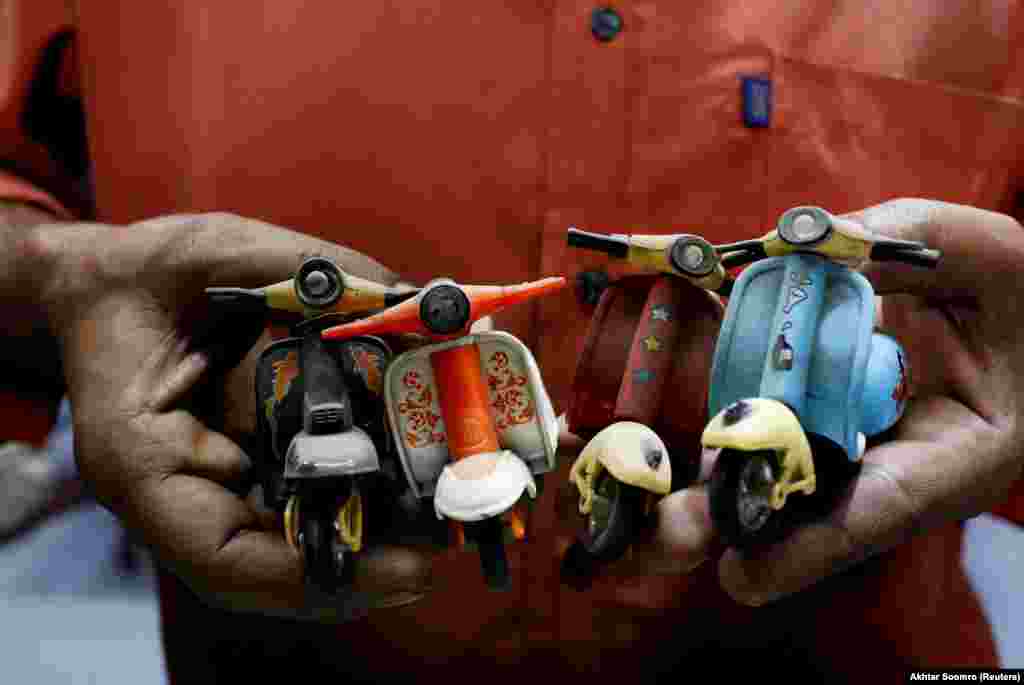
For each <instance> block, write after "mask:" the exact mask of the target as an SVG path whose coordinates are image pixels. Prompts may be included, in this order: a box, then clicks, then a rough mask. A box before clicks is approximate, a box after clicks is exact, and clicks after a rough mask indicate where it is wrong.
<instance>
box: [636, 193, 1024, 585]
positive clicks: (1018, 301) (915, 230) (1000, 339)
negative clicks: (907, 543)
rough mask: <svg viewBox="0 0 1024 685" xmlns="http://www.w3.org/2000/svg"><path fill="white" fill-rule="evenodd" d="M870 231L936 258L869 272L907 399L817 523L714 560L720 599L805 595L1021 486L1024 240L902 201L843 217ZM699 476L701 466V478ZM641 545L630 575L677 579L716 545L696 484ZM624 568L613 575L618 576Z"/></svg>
mask: <svg viewBox="0 0 1024 685" xmlns="http://www.w3.org/2000/svg"><path fill="white" fill-rule="evenodd" d="M849 218H851V219H854V220H856V221H859V222H861V223H862V224H863V225H864V226H865V227H866V228H867V229H869V230H870V231H873V232H876V233H880V234H883V235H887V236H891V237H894V238H903V239H908V240H915V241H921V242H924V243H926V244H927V245H928V247H930V248H935V249H938V250H941V251H942V261H941V263H940V265H939V267H938V268H937V269H935V270H926V269H919V268H913V267H908V266H904V265H899V264H892V263H885V264H870V265H868V267H867V268H866V269H865V276H867V277H868V278H869V279H870V280H871V281H872V283H873V284H874V286H875V289H876V291H877V293H878V294H879V295H891V296H892V297H885V298H883V307H884V308H883V317H884V318H883V321H882V328H883V330H885V331H887V332H889V333H891V334H892V335H894V336H895V337H896V338H897V339H898V340H899V341H900V342H901V343H902V344H903V345H904V347H905V348H906V350H907V355H908V357H909V361H910V371H911V382H912V392H913V395H914V398H913V399H912V401H911V402H910V404H909V407H908V409H907V412H906V415H905V416H904V417H903V419H902V420H901V421H900V423H898V424H897V426H896V428H895V429H894V432H893V439H892V440H891V441H889V442H886V443H884V444H881V445H879V446H877V447H874V448H873V449H869V450H868V451H867V453H866V454H865V455H864V460H863V469H862V470H861V472H860V474H859V475H858V476H857V478H856V479H855V480H854V481H853V482H852V483H851V484H850V486H849V488H848V489H847V491H846V492H845V493H843V496H842V497H841V499H840V501H839V504H838V506H837V507H836V508H835V509H834V510H833V512H832V513H831V514H830V515H829V516H828V517H827V518H825V519H823V520H819V521H816V522H813V523H810V524H807V525H804V526H802V527H800V528H799V529H797V530H796V531H794V532H793V533H792V534H790V535H789V536H788V537H787V538H786V539H785V540H784V541H782V542H780V543H778V544H775V545H773V546H770V547H768V548H765V549H762V550H758V551H756V552H746V553H744V554H740V553H739V552H738V551H737V550H735V549H730V550H727V551H726V552H725V553H724V554H723V555H722V557H721V559H720V562H719V577H720V581H721V584H722V586H723V588H724V589H725V590H726V591H727V592H728V593H729V594H730V595H732V596H733V597H734V598H735V599H737V600H739V601H741V602H744V603H747V604H755V605H756V604H763V603H765V602H769V601H772V600H775V599H778V598H780V597H783V596H786V595H788V594H791V593H794V592H797V591H799V590H802V589H804V588H806V587H808V586H810V585H812V584H814V583H816V582H817V581H819V580H822V579H823V578H825V577H827V576H829V575H831V574H834V573H837V572H839V571H842V570H843V569H845V568H848V567H850V566H851V565H853V564H856V563H858V562H860V561H863V560H865V559H867V558H869V557H871V556H873V555H876V554H879V553H881V552H883V551H885V550H887V549H890V548H892V547H893V546H895V545H897V544H899V543H900V542H901V541H904V540H906V539H907V538H908V537H910V536H912V535H914V534H916V533H919V532H924V531H928V530H931V529H934V528H936V527H938V526H940V525H942V524H944V523H948V522H950V521H955V520H962V519H965V518H968V517H971V516H974V515H977V514H979V513H982V512H985V511H988V510H990V509H991V508H993V507H995V506H997V505H999V504H1000V503H1001V502H1002V501H1003V500H1004V499H1005V498H1006V496H1007V494H1008V491H1009V489H1010V487H1011V486H1012V485H1013V483H1014V482H1015V481H1016V480H1017V479H1019V478H1021V475H1022V469H1024V451H1022V449H1021V447H1020V445H1019V430H1018V423H1019V420H1020V416H1021V411H1022V407H1024V230H1022V228H1021V226H1020V225H1019V224H1018V223H1017V222H1016V221H1015V220H1013V219H1012V218H1010V217H1008V216H1004V215H1002V214H997V213H994V212H988V211H983V210H980V209H975V208H971V207H965V206H960V205H951V204H944V203H937V202H929V201H924V200H898V201H893V202H888V203H885V204H883V205H880V206H876V207H872V208H869V209H866V210H864V211H863V212H858V213H855V214H852V215H849ZM702 471H703V473H704V474H705V475H707V474H709V472H710V464H705V466H704V468H703V470H702ZM658 516H659V519H658V520H659V525H658V528H657V530H656V532H655V534H654V537H653V541H652V542H651V543H649V544H645V545H638V546H637V547H636V549H635V553H634V555H633V556H634V561H633V562H631V563H629V569H633V570H638V569H641V568H643V569H644V570H646V571H648V572H662V573H683V572H686V571H689V570H691V569H692V568H694V567H696V566H697V565H699V564H700V563H702V562H703V561H704V560H705V559H707V558H709V557H713V556H715V553H714V550H715V549H716V548H718V547H719V543H718V541H717V539H716V537H715V534H714V530H713V527H712V524H711V518H710V515H709V513H708V495H707V488H706V485H704V484H701V485H697V486H695V487H692V488H687V489H685V490H683V491H680V492H677V493H674V494H672V495H670V496H668V497H666V498H665V499H663V500H662V501H661V503H660V505H659V507H658ZM627 570H628V569H625V568H620V569H619V570H618V572H624V571H627Z"/></svg>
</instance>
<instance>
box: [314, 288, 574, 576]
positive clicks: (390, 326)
mask: <svg viewBox="0 0 1024 685" xmlns="http://www.w3.org/2000/svg"><path fill="white" fill-rule="evenodd" d="M564 285H565V279H563V278H547V279H543V280H540V281H534V282H532V283H524V284H521V285H515V286H507V287H496V286H495V287H486V286H462V285H458V284H456V283H455V282H454V281H451V280H448V279H437V280H434V281H431V282H430V283H428V284H427V285H426V286H425V287H424V288H423V289H422V291H421V292H420V293H419V294H418V295H417V296H416V297H415V298H414V299H410V300H407V301H405V302H402V303H401V304H398V305H396V306H394V307H392V308H391V309H388V310H386V311H384V312H381V313H379V314H377V315H375V316H371V317H369V318H366V319H361V320H358V321H353V322H350V323H347V324H344V325H341V326H337V327H335V328H329V329H327V330H325V331H324V332H323V338H324V340H325V341H338V340H349V339H353V337H354V336H366V335H380V334H387V333H417V334H420V335H423V336H426V337H427V338H429V339H431V340H434V341H436V342H434V344H430V345H427V346H424V347H419V348H416V349H413V350H410V351H408V352H405V353H403V354H402V355H400V356H398V357H397V358H395V360H394V361H393V362H392V363H391V364H390V366H389V367H388V370H387V374H386V377H385V379H384V388H385V390H384V394H385V397H386V405H387V414H388V418H389V420H390V425H391V430H392V433H393V435H394V440H395V443H396V444H397V448H398V454H399V457H400V459H401V463H402V466H403V468H404V470H405V473H406V475H407V477H408V480H409V483H410V484H411V486H412V489H413V491H414V492H415V494H416V495H417V496H419V497H421V498H422V497H428V496H433V498H434V509H435V512H436V514H437V516H438V518H442V517H446V518H448V519H450V520H453V521H455V522H461V523H462V524H463V526H464V528H462V529H458V530H460V531H461V532H462V533H463V534H464V535H465V537H466V538H467V539H468V540H470V541H471V542H475V543H476V544H477V547H478V550H479V553H480V559H481V565H482V567H483V572H484V576H485V578H486V580H487V583H488V585H489V586H490V587H491V588H492V589H507V588H508V587H509V576H508V567H507V560H506V558H505V552H504V532H505V531H504V523H503V520H502V517H504V518H506V519H508V523H509V525H510V527H511V529H512V532H513V533H514V536H515V537H516V538H517V539H519V538H522V537H523V536H524V535H525V529H524V527H523V523H522V517H521V515H520V514H519V513H518V512H517V510H516V509H514V507H515V505H516V504H517V502H519V501H520V499H521V498H522V495H523V493H524V491H525V492H527V493H528V494H529V495H530V496H531V497H534V496H536V492H537V484H536V480H535V478H534V476H535V475H540V474H543V473H546V472H548V471H550V470H552V469H553V468H554V467H555V449H556V446H557V441H558V425H557V419H556V417H555V412H554V409H553V407H552V404H551V400H550V399H549V398H548V395H547V391H546V390H545V388H544V383H543V381H542V379H541V375H540V370H539V369H538V367H537V363H536V361H535V360H534V358H533V355H532V354H531V353H530V351H529V350H528V349H527V347H526V346H525V345H523V343H522V342H520V341H519V340H518V339H517V338H515V337H514V336H512V335H510V334H508V333H504V332H500V331H493V332H485V333H470V332H469V327H470V325H471V324H472V323H473V322H474V321H476V320H477V319H479V318H481V317H484V316H487V315H489V314H492V313H494V312H496V311H498V310H500V309H503V308H505V307H508V306H510V305H513V304H517V303H520V302H525V301H527V300H529V299H532V298H534V297H538V296H540V295H545V294H547V293H550V292H553V291H555V290H558V289H559V288H561V287H563V286H564ZM449 460H452V462H451V463H448V462H449Z"/></svg>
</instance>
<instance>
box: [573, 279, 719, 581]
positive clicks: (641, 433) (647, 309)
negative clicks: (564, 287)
mask: <svg viewBox="0 0 1024 685" xmlns="http://www.w3.org/2000/svg"><path fill="white" fill-rule="evenodd" d="M723 311H724V307H723V306H722V304H721V302H720V301H719V299H718V297H717V296H716V295H713V294H710V293H708V292H707V291H705V290H702V289H699V288H696V287H693V286H691V285H689V284H688V283H686V282H684V281H683V280H682V279H678V278H675V277H672V276H667V275H658V276H653V277H652V276H629V277H626V278H620V279H617V280H616V281H615V282H613V283H610V284H609V285H608V286H607V288H605V289H604V291H603V293H602V294H601V296H600V300H599V301H598V303H597V307H596V309H595V310H594V312H593V314H592V316H591V318H590V325H589V328H588V331H587V335H586V339H585V340H584V344H583V350H582V353H581V354H580V356H579V358H578V359H577V363H576V370H575V374H574V377H573V383H572V393H571V396H570V401H569V406H568V411H567V418H568V428H569V430H570V431H571V432H572V433H574V434H576V435H578V436H580V437H582V438H585V439H587V440H589V442H588V444H587V446H586V448H585V449H584V450H583V452H582V453H581V454H580V456H579V457H578V458H577V460H576V461H575V462H574V463H573V466H572V469H571V471H570V479H571V481H572V483H573V484H574V485H575V486H576V489H577V490H578V492H579V496H580V501H579V511H580V514H581V516H583V517H584V525H583V526H582V528H581V530H580V533H579V535H578V537H577V540H576V541H575V542H574V543H573V544H572V545H571V546H570V547H569V549H568V551H567V552H566V555H565V557H564V558H563V561H562V580H563V582H566V583H567V584H569V585H570V586H572V587H574V588H576V589H578V590H583V589H585V588H586V587H588V586H589V584H590V582H591V581H592V580H593V577H594V575H595V574H596V572H597V571H598V570H599V568H600V566H601V565H602V564H604V563H608V562H612V561H615V560H616V559H618V558H620V557H621V556H622V555H623V554H625V552H626V550H627V549H628V548H629V545H630V544H631V543H632V542H633V540H634V539H635V538H636V537H637V536H638V534H639V533H640V532H641V529H642V528H644V527H645V526H646V525H647V524H648V522H649V517H648V514H649V513H650V511H651V509H652V507H653V505H654V504H655V502H656V501H657V499H659V498H660V497H661V496H663V495H666V494H668V493H669V492H670V491H672V490H676V489H679V488H681V487H685V486H686V485H689V484H690V483H691V482H692V481H693V480H694V479H695V478H696V476H697V472H698V468H699V461H698V459H697V458H696V456H697V455H699V454H700V436H701V432H702V431H703V430H704V426H705V425H706V424H707V367H708V364H709V362H710V359H711V356H712V354H713V351H714V340H715V338H716V337H717V335H718V329H719V326H720V324H721V320H722V312H723Z"/></svg>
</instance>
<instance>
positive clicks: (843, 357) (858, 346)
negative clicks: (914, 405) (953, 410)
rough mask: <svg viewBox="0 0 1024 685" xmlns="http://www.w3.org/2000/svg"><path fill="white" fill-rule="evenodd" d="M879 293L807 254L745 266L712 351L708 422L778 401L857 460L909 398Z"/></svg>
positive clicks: (805, 425) (856, 277)
mask: <svg viewBox="0 0 1024 685" xmlns="http://www.w3.org/2000/svg"><path fill="white" fill-rule="evenodd" d="M874 323H875V293H874V290H873V289H872V287H871V285H870V284H869V283H868V281H867V279H865V278H864V277H863V276H861V275H860V274H859V273H857V272H855V271H853V270H851V269H849V268H848V267H846V266H843V265H841V264H837V263H835V262H832V261H829V260H826V259H823V258H821V257H818V256H815V255H809V254H791V255H787V256H784V257H775V258H771V259H765V260H762V261H760V262H757V263H756V264H753V265H751V266H750V267H748V268H747V269H746V270H745V271H744V272H743V274H742V275H741V276H740V277H739V278H738V279H737V281H736V284H735V286H734V288H733V291H732V294H731V296H730V298H729V305H728V307H727V309H726V313H725V321H724V323H723V324H722V328H721V331H720V333H719V337H718V343H717V346H716V348H715V357H714V363H713V366H712V371H711V388H710V392H709V409H710V415H711V416H715V415H717V414H718V413H719V412H720V411H721V410H722V409H724V408H725V407H727V406H728V405H730V404H732V403H733V402H735V401H737V400H741V399H745V398H751V397H764V398H769V399H775V400H779V401H781V402H783V403H785V404H786V405H787V406H789V408H790V409H792V410H793V412H794V413H795V414H796V416H797V418H799V420H800V423H801V425H802V426H803V428H804V430H805V431H806V432H807V433H809V434H816V435H819V436H823V437H825V438H828V439H829V440H831V441H832V442H834V443H835V444H836V445H838V446H839V447H841V448H842V449H843V451H844V452H845V453H846V456H847V458H849V459H850V460H851V461H857V460H859V459H860V457H861V456H862V455H863V449H864V441H865V439H866V437H868V436H872V435H875V434H877V433H880V432H882V431H884V430H886V429H888V428H889V427H891V426H892V425H893V424H894V423H895V422H896V421H897V420H899V418H900V416H901V415H902V412H903V408H904V406H905V399H906V394H907V393H906V365H905V361H904V359H905V355H904V354H903V351H902V349H901V348H900V346H899V344H898V343H896V341H895V340H893V339H892V338H890V337H889V336H886V335H884V334H881V333H875V332H874Z"/></svg>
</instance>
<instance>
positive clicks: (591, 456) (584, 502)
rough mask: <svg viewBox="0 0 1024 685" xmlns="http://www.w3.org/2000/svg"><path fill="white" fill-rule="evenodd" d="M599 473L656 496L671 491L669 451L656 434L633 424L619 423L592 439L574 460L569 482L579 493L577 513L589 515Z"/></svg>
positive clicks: (642, 426)
mask: <svg viewBox="0 0 1024 685" xmlns="http://www.w3.org/2000/svg"><path fill="white" fill-rule="evenodd" d="M602 470H607V471H608V473H609V474H610V475H611V476H612V477H613V478H615V480H617V481H619V482H620V483H624V484H626V485H632V486H634V487H637V488H641V489H643V490H647V491H648V492H652V493H654V494H656V495H667V494H668V493H669V491H670V490H671V489H672V466H671V464H670V462H669V457H668V449H667V448H666V447H665V443H664V442H663V441H662V440H661V438H659V437H658V434H657V433H655V432H654V431H653V430H651V429H650V428H648V427H647V426H645V425H643V424H641V423H635V422H633V421H620V422H619V423H613V424H612V425H610V426H608V427H607V428H605V429H604V430H602V431H601V432H599V433H598V434H597V435H595V436H594V437H593V438H592V439H591V440H590V442H588V443H587V445H586V447H584V448H583V451H582V452H581V453H580V455H579V456H578V457H577V458H576V461H575V462H574V463H573V465H572V468H571V469H570V471H569V481H570V482H571V483H573V484H574V485H575V486H576V489H577V490H579V493H580V513H581V514H583V515H584V516H585V515H588V514H590V511H591V503H592V497H593V494H594V484H595V482H596V480H597V477H598V476H599V475H600V473H601V471H602Z"/></svg>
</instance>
